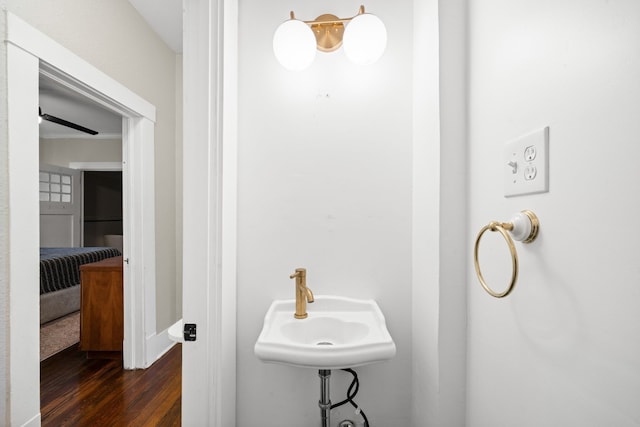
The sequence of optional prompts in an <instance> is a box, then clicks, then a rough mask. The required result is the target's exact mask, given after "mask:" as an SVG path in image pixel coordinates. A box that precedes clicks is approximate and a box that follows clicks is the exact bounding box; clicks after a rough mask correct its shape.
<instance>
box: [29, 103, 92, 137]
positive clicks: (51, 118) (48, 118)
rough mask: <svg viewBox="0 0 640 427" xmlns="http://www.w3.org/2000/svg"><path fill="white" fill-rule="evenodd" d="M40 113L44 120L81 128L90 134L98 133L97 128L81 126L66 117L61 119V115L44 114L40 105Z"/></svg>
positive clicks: (81, 130)
mask: <svg viewBox="0 0 640 427" xmlns="http://www.w3.org/2000/svg"><path fill="white" fill-rule="evenodd" d="M38 115H39V116H40V118H41V119H42V120H46V121H48V122H52V123H56V124H59V125H62V126H66V127H68V128H71V129H75V130H79V131H80V132H85V133H88V134H91V135H97V134H98V132H97V131H95V130H92V129H89V128H86V127H84V126H80V125H78V124H75V123H72V122H70V121H67V120H65V119H61V118H60V117H55V116H52V115H50V114H46V113H45V114H43V113H42V108H40V107H38Z"/></svg>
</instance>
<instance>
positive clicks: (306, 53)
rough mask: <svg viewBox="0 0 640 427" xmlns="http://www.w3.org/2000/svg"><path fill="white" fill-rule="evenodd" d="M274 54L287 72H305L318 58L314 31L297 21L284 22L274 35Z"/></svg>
mask: <svg viewBox="0 0 640 427" xmlns="http://www.w3.org/2000/svg"><path fill="white" fill-rule="evenodd" d="M273 53H274V54H275V55H276V58H277V59H278V62H280V64H281V65H282V66H283V67H284V68H286V69H287V70H291V71H301V70H304V69H305V68H307V67H308V66H309V65H311V63H312V62H313V60H314V59H315V57H316V38H315V36H314V35H313V31H312V30H311V28H309V26H308V25H307V24H305V23H304V22H302V21H299V20H297V19H291V20H289V21H285V22H283V23H282V24H280V25H279V26H278V28H277V29H276V32H275V34H274V35H273Z"/></svg>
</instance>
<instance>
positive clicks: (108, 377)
mask: <svg viewBox="0 0 640 427" xmlns="http://www.w3.org/2000/svg"><path fill="white" fill-rule="evenodd" d="M181 387H182V348H181V345H180V344H178V345H176V346H174V347H173V348H172V349H171V350H170V351H169V352H167V354H165V355H164V356H163V357H162V358H161V359H160V360H158V361H157V362H155V363H154V364H153V365H152V366H151V367H150V368H148V369H144V370H142V369H141V370H135V371H125V370H124V369H122V361H120V360H102V359H87V358H86V356H85V353H84V352H81V351H79V350H78V349H77V347H76V346H74V347H71V348H69V349H67V350H64V351H63V352H60V353H58V354H56V355H54V356H52V357H50V358H49V359H46V360H44V361H43V362H41V364H40V402H41V415H42V426H43V427H46V426H56V427H60V426H92V427H93V426H95V427H99V426H110V427H111V426H114V427H115V426H127V427H129V426H179V425H180V411H181V403H180V398H181Z"/></svg>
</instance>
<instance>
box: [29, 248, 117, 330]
mask: <svg viewBox="0 0 640 427" xmlns="http://www.w3.org/2000/svg"><path fill="white" fill-rule="evenodd" d="M119 255H122V254H121V252H120V251H119V250H118V249H116V248H110V247H86V248H40V324H43V323H46V322H49V321H51V320H54V319H57V318H59V317H62V316H65V315H67V314H69V313H73V312H74V311H78V310H80V266H81V265H83V264H88V263H92V262H97V261H102V260H103V259H106V258H111V257H115V256H119Z"/></svg>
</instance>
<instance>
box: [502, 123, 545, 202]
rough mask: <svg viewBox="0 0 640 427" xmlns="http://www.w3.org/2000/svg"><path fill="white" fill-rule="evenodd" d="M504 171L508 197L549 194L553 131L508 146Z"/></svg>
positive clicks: (505, 193)
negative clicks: (550, 147)
mask: <svg viewBox="0 0 640 427" xmlns="http://www.w3.org/2000/svg"><path fill="white" fill-rule="evenodd" d="M503 167H504V195H505V197H512V196H520V195H523V194H535V193H546V192H547V191H549V127H545V128H544V129H540V130H537V131H535V132H533V133H530V134H528V135H524V136H521V137H519V138H517V139H514V140H513V141H509V142H507V143H506V144H505V146H504V163H503Z"/></svg>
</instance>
